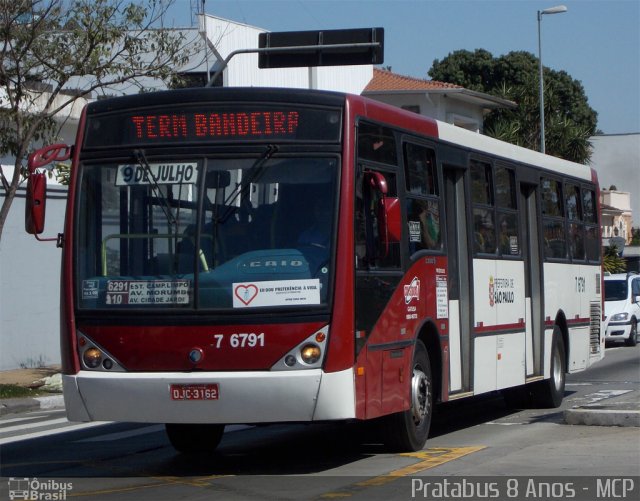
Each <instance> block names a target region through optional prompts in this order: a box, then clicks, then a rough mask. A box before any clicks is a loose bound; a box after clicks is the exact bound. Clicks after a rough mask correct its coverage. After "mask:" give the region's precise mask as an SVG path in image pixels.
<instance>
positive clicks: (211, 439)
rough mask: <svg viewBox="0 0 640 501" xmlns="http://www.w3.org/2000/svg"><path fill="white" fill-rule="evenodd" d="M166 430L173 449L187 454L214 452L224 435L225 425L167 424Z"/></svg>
mask: <svg viewBox="0 0 640 501" xmlns="http://www.w3.org/2000/svg"><path fill="white" fill-rule="evenodd" d="M165 429H166V430H167V436H168V437H169V442H171V445H172V446H173V448H174V449H175V450H177V451H178V452H183V453H186V454H192V453H202V452H213V451H214V450H215V449H216V447H218V444H219V443H220V440H222V434H223V433H224V425H223V424H182V423H180V424H178V423H167V424H166V425H165Z"/></svg>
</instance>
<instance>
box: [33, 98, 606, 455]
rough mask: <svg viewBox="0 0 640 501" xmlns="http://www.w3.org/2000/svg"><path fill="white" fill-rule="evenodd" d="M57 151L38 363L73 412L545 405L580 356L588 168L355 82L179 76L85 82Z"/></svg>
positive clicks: (189, 423)
mask: <svg viewBox="0 0 640 501" xmlns="http://www.w3.org/2000/svg"><path fill="white" fill-rule="evenodd" d="M69 155H70V156H71V157H72V169H71V181H70V187H69V200H68V206H67V218H66V223H65V229H64V238H63V242H64V249H63V272H62V309H61V311H62V313H61V314H62V333H61V335H62V342H61V346H62V364H63V372H64V376H63V380H64V396H65V404H66V409H67V414H68V417H69V419H70V420H73V421H92V420H110V421H136V422H147V423H165V424H166V428H167V432H168V435H169V438H170V440H171V442H172V444H173V445H174V446H175V447H176V448H177V449H178V450H181V451H196V450H202V449H213V448H215V447H216V446H217V444H218V442H219V441H220V439H221V436H222V433H223V430H224V426H225V425H226V424H231V423H274V422H318V421H335V420H357V421H364V420H371V419H378V418H379V419H381V420H383V421H384V426H381V427H380V430H381V439H382V440H384V441H385V442H386V443H387V444H388V445H390V446H391V447H393V448H395V449H404V450H418V449H420V448H422V447H423V446H424V444H425V441H426V439H427V435H428V432H429V425H430V421H431V415H432V409H433V405H434V404H436V403H438V402H447V401H451V400H454V399H459V398H463V397H469V396H473V395H478V394H482V393H487V392H492V391H496V390H503V392H504V393H505V395H506V397H507V399H508V400H509V401H513V402H518V403H519V404H521V405H523V404H535V405H544V406H558V405H560V403H561V401H562V398H563V393H564V384H565V374H566V373H571V372H576V371H580V370H583V369H586V368H587V367H589V366H590V365H591V364H593V363H594V362H595V361H597V360H600V359H601V358H602V356H603V354H604V336H603V333H602V327H601V320H602V289H601V287H602V272H601V264H600V263H601V258H600V248H601V247H600V231H599V210H598V209H599V207H598V199H599V193H598V191H599V188H598V182H597V177H596V174H595V172H594V171H593V170H592V169H590V168H589V167H587V166H584V165H579V164H575V163H570V162H567V161H564V160H560V159H557V158H552V157H550V156H545V155H542V154H540V153H537V152H534V151H530V150H526V149H523V148H519V147H516V146H513V145H510V144H506V143H503V142H500V141H496V140H494V139H491V138H488V137H485V136H482V135H480V134H475V133H471V132H468V131H465V130H463V129H460V128H457V127H454V126H451V125H449V124H445V123H442V122H438V121H436V120H432V119H429V118H426V117H423V116H419V115H417V114H414V113H410V112H407V111H404V110H401V109H398V108H394V107H391V106H388V105H384V104H381V103H378V102H375V101H372V100H369V99H366V98H363V97H360V96H354V95H345V94H339V93H329V92H321V91H310V90H292V89H258V88H251V89H214V88H200V89H187V90H177V91H166V92H160V93H149V94H141V95H136V96H129V97H122V98H115V99H110V100H104V101H98V102H95V103H92V104H89V105H88V106H87V107H86V109H85V110H84V113H83V115H82V118H81V122H80V127H79V131H78V136H77V140H76V144H75V146H73V147H67V146H62V145H56V146H53V147H50V148H48V149H43V150H40V151H38V152H36V154H34V155H33V156H32V158H31V163H30V165H31V168H32V172H33V174H32V176H31V181H30V194H29V197H30V199H31V200H32V201H33V203H32V205H31V209H32V210H31V212H29V214H28V217H27V220H28V222H27V223H28V227H29V230H30V231H31V232H36V233H37V232H40V231H42V228H43V219H42V218H43V210H42V209H43V208H44V203H42V202H43V201H44V200H43V196H44V195H43V191H44V190H43V186H42V180H43V176H44V175H43V174H38V172H37V171H36V170H35V169H36V168H37V167H41V166H43V165H44V164H46V163H47V162H49V161H52V160H60V159H64V158H65V157H67V156H69Z"/></svg>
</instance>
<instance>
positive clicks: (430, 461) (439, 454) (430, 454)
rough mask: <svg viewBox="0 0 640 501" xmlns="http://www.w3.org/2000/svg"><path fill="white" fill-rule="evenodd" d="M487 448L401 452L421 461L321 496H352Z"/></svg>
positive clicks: (431, 449) (480, 446) (446, 448)
mask: <svg viewBox="0 0 640 501" xmlns="http://www.w3.org/2000/svg"><path fill="white" fill-rule="evenodd" d="M485 448H486V446H484V445H479V446H469V447H434V448H429V449H425V450H423V451H418V452H407V453H404V454H400V456H404V457H412V458H417V459H420V461H418V462H417V463H415V464H412V465H409V466H405V467H403V468H399V469H397V470H393V471H390V472H389V473H387V474H385V475H379V476H377V477H373V478H369V479H367V480H363V481H362V482H356V483H355V484H353V485H350V486H347V487H345V488H344V489H340V490H337V491H333V492H327V493H325V494H323V495H321V496H320V498H321V499H333V498H346V497H350V496H352V495H354V494H356V493H359V492H361V491H362V490H364V489H366V488H369V487H379V486H381V485H386V484H389V483H391V482H394V481H396V480H398V479H399V478H402V477H407V476H409V475H415V474H416V473H419V472H421V471H424V470H429V469H431V468H435V467H436V466H440V465H442V464H445V463H448V462H449V461H454V460H455V459H460V458H461V457H464V456H467V455H469V454H473V453H474V452H478V451H481V450H483V449H485Z"/></svg>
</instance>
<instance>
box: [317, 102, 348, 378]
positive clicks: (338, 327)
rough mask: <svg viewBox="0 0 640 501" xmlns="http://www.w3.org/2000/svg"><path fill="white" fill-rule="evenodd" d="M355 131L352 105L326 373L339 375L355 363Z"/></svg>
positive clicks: (345, 139)
mask: <svg viewBox="0 0 640 501" xmlns="http://www.w3.org/2000/svg"><path fill="white" fill-rule="evenodd" d="M354 128H355V125H354V123H353V111H352V110H351V106H350V101H349V100H347V101H346V104H345V115H344V130H343V136H344V137H343V149H342V171H341V174H340V208H339V211H338V233H337V234H338V238H337V245H336V248H337V253H336V259H335V268H336V270H335V274H334V278H333V280H334V297H333V316H332V318H331V331H332V333H333V334H332V335H331V336H330V339H329V344H328V352H327V358H326V360H325V364H324V370H325V371H326V372H337V371H341V370H344V369H347V368H349V367H353V364H354V359H355V329H354V327H355V324H354V316H353V315H354V313H353V312H354V310H355V301H354V296H353V294H354V293H353V291H354V287H355V286H354V256H355V254H354V235H353V218H354V213H353V194H354V187H353V183H354V156H355V153H354V149H355V146H354V145H355V139H354Z"/></svg>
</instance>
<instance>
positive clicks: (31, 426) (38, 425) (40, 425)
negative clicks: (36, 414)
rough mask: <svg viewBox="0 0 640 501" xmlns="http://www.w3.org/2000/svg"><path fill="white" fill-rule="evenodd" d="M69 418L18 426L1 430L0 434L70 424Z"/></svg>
mask: <svg viewBox="0 0 640 501" xmlns="http://www.w3.org/2000/svg"><path fill="white" fill-rule="evenodd" d="M68 422H69V421H67V418H58V419H49V420H48V421H38V422H36V423H25V424H20V425H16V426H7V427H6V428H0V433H10V432H12V431H24V430H33V429H34V428H44V427H46V426H49V425H54V424H62V423H68Z"/></svg>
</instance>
